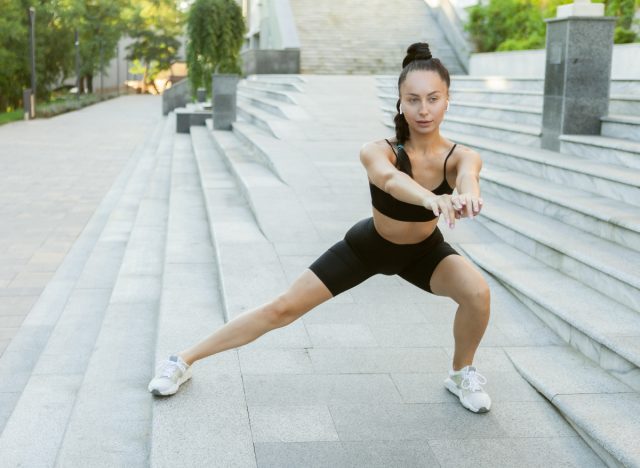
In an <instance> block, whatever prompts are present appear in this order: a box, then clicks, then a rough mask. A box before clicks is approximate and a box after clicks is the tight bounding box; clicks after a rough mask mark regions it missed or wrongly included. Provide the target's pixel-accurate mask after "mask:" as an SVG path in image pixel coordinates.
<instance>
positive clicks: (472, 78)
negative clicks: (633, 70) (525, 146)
mask: <svg viewBox="0 0 640 468" xmlns="http://www.w3.org/2000/svg"><path fill="white" fill-rule="evenodd" d="M378 81H379V83H380V85H381V86H383V87H390V86H397V82H398V77H397V76H394V75H388V76H385V75H383V74H380V75H379V76H378ZM466 89H473V90H475V91H477V90H486V91H490V92H501V91H532V92H536V93H539V94H540V95H542V94H543V91H544V79H542V78H517V77H504V76H477V75H453V74H451V88H450V91H451V92H454V91H456V92H457V91H463V90H466ZM610 90H611V98H612V99H619V98H620V97H621V96H631V97H633V99H634V100H637V99H638V98H640V80H611V87H610Z"/></svg>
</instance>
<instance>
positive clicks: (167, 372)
mask: <svg viewBox="0 0 640 468" xmlns="http://www.w3.org/2000/svg"><path fill="white" fill-rule="evenodd" d="M176 369H180V370H182V369H181V367H180V366H179V365H178V363H177V362H175V361H164V362H163V363H162V364H161V372H162V374H161V377H168V378H171V376H172V375H173V373H174V372H175V370H176Z"/></svg>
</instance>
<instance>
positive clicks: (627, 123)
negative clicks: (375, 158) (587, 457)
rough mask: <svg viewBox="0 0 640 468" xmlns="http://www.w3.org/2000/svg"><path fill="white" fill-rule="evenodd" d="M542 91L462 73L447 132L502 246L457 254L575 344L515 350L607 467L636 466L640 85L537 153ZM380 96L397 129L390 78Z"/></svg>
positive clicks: (621, 89)
mask: <svg viewBox="0 0 640 468" xmlns="http://www.w3.org/2000/svg"><path fill="white" fill-rule="evenodd" d="M542 86H543V82H542V81H541V80H530V79H522V80H518V79H504V78H500V77H487V78H483V77H470V76H464V77H460V76H456V77H454V78H453V80H452V86H451V97H452V100H451V108H450V111H449V112H448V113H447V116H446V119H445V122H443V124H442V126H441V128H442V131H443V134H444V135H446V136H447V137H448V138H450V139H451V140H453V141H455V142H458V143H462V144H465V145H467V146H469V147H472V148H474V149H476V150H477V151H478V152H479V153H480V154H481V155H482V157H483V161H484V166H483V170H482V174H481V176H482V188H483V198H484V200H485V208H484V210H483V213H482V214H483V216H480V217H479V218H478V219H479V220H480V221H481V222H482V224H483V225H484V226H486V227H487V228H489V230H491V231H492V232H493V233H494V234H495V235H496V236H497V238H498V239H499V240H500V241H499V242H496V243H495V244H489V245H486V244H485V245H482V244H474V243H467V244H462V245H461V248H463V249H464V251H465V252H466V253H467V254H468V255H469V256H470V258H472V259H473V261H474V262H475V263H477V264H478V265H479V266H481V267H482V268H483V269H484V270H486V271H487V272H488V273H490V274H492V275H493V276H494V277H495V278H497V279H498V280H499V281H500V282H501V283H502V284H503V285H504V286H505V287H507V288H508V289H509V291H511V292H512V294H514V296H515V297H517V298H518V299H519V300H520V301H521V302H522V303H524V304H526V305H527V306H528V307H529V308H530V309H531V311H533V313H535V314H536V315H537V316H538V317H539V318H540V319H541V320H543V321H544V322H545V323H546V324H547V325H548V326H549V327H550V328H551V329H553V330H554V331H555V332H556V333H557V334H558V335H559V336H560V337H561V338H562V339H563V340H564V341H565V342H566V343H567V344H569V345H570V348H558V347H549V348H548V349H547V350H546V351H545V350H544V349H541V348H537V347H536V348H512V349H508V350H507V353H508V354H509V357H510V358H511V360H512V361H513V363H514V365H515V366H516V367H517V368H518V370H519V371H520V372H521V373H522V375H523V376H524V377H525V378H526V379H527V380H528V381H529V382H530V383H531V384H532V385H533V386H534V387H535V388H536V389H537V390H538V391H540V392H541V393H542V394H544V395H545V396H546V397H547V398H548V399H549V401H551V402H552V403H553V404H554V405H555V406H556V407H557V408H558V409H559V410H560V411H561V412H562V414H563V415H564V416H565V417H566V418H567V420H568V421H570V422H571V424H572V426H573V427H575V428H576V430H577V431H578V432H579V433H580V434H581V435H582V436H583V437H584V439H585V441H587V443H589V445H590V446H591V447H592V448H593V449H594V450H595V451H596V452H597V453H598V454H599V455H600V456H601V458H602V459H603V460H604V461H605V462H606V463H607V465H608V466H640V450H638V446H637V444H636V443H635V442H633V440H632V439H633V438H634V437H637V436H638V435H639V434H640V423H639V422H638V421H639V420H638V418H636V417H635V416H634V414H635V413H634V410H632V409H631V408H640V394H639V393H638V391H640V347H638V343H640V267H639V266H638V265H640V184H639V181H640V145H639V144H638V141H639V139H638V135H640V133H639V132H640V118H639V116H640V83H638V82H630V81H613V82H612V85H611V96H612V99H611V103H610V114H609V115H608V116H603V117H602V135H601V136H582V135H563V136H562V137H561V141H562V146H561V150H560V152H555V151H548V150H543V149H540V148H539V147H540V134H541V116H542ZM379 90H380V94H379V97H380V99H381V108H382V110H383V112H384V115H385V118H384V123H385V124H386V125H387V126H388V127H390V128H393V124H392V118H393V116H394V115H395V113H396V111H395V104H396V100H397V88H396V84H395V82H394V79H393V78H392V77H380V78H379ZM629 434H634V436H631V437H628V435H629Z"/></svg>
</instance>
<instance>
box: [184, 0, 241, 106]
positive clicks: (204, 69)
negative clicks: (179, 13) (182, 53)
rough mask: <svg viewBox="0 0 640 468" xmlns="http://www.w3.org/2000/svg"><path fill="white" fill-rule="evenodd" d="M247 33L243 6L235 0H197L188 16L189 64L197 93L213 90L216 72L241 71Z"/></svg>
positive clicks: (192, 86) (193, 91)
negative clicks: (202, 89)
mask: <svg viewBox="0 0 640 468" xmlns="http://www.w3.org/2000/svg"><path fill="white" fill-rule="evenodd" d="M244 33H245V24H244V20H243V18H242V10H241V8H240V6H238V4H237V3H236V2H235V1H234V0H196V1H195V2H194V3H193V5H191V9H190V10H189V16H188V20H187V36H188V39H187V67H188V69H189V80H190V82H191V91H192V94H193V96H194V97H195V94H196V92H197V89H198V88H201V87H204V88H205V89H206V90H207V94H208V95H210V94H211V75H212V74H213V73H238V74H239V73H240V72H241V68H240V48H241V47H242V40H243V36H244Z"/></svg>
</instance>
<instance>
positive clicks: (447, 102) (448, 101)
mask: <svg viewBox="0 0 640 468" xmlns="http://www.w3.org/2000/svg"><path fill="white" fill-rule="evenodd" d="M447 110H449V101H447Z"/></svg>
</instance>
